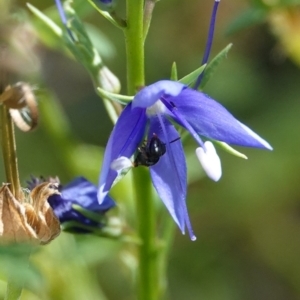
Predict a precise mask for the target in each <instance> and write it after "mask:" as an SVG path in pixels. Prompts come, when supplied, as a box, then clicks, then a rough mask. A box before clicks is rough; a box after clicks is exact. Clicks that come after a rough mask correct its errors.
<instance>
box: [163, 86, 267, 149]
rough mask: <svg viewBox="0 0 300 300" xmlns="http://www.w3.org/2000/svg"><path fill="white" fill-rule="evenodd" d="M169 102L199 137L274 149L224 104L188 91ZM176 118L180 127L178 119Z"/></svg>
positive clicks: (185, 90) (170, 98)
mask: <svg viewBox="0 0 300 300" xmlns="http://www.w3.org/2000/svg"><path fill="white" fill-rule="evenodd" d="M167 101H169V102H170V103H172V104H174V106H175V107H174V110H175V109H177V110H178V111H180V113H181V115H184V117H185V119H186V120H187V121H188V122H189V123H190V124H191V125H192V127H193V128H194V129H195V130H196V131H197V133H198V134H199V135H202V136H204V137H207V138H212V139H215V140H218V141H222V142H225V143H228V144H233V145H238V146H246V147H256V148H266V149H269V150H271V149H272V147H271V146H270V145H269V144H268V143H267V142H266V141H265V140H263V139H262V138H261V137H259V136H258V135H257V134H256V133H254V132H253V131H252V130H250V131H249V128H248V127H244V126H245V125H243V124H241V123H240V122H239V121H238V120H237V119H235V118H234V116H233V115H232V114H231V113H229V112H228V111H227V110H226V109H225V108H224V107H223V106H222V105H221V104H219V103H218V102H216V101H215V100H213V99H211V98H209V97H208V96H207V95H205V94H203V93H201V92H198V91H195V90H192V89H190V88H187V89H184V90H183V91H182V92H181V93H180V94H179V95H178V96H176V97H168V98H167ZM173 118H174V119H175V120H176V121H177V122H178V123H179V124H181V123H180V120H177V118H176V116H173ZM181 125H182V124H181ZM245 128H247V130H246V129H245Z"/></svg>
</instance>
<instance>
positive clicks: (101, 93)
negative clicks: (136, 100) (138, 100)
mask: <svg viewBox="0 0 300 300" xmlns="http://www.w3.org/2000/svg"><path fill="white" fill-rule="evenodd" d="M97 91H98V94H99V96H100V97H102V98H105V99H108V100H111V101H115V102H118V103H120V104H122V105H126V104H128V103H129V102H130V101H132V99H133V96H125V95H120V94H114V93H111V92H108V91H106V90H104V89H102V88H100V87H97Z"/></svg>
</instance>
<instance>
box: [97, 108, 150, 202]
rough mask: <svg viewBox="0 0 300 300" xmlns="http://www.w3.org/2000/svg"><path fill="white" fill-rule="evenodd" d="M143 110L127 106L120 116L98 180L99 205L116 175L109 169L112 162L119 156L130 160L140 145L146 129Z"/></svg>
mask: <svg viewBox="0 0 300 300" xmlns="http://www.w3.org/2000/svg"><path fill="white" fill-rule="evenodd" d="M146 122H147V117H146V113H145V109H143V108H134V109H132V106H131V103H130V104H128V105H127V106H126V107H125V109H124V110H123V112H122V114H121V115H120V117H119V119H118V121H117V123H116V125H115V127H114V129H113V131H112V133H111V135H110V137H109V140H108V143H107V146H106V149H105V153H104V158H103V165H102V170H101V174H100V178H99V191H98V201H99V203H100V204H101V203H102V201H103V200H104V198H105V196H106V195H107V193H108V191H109V190H110V188H111V186H112V184H113V182H114V180H115V179H116V177H117V175H118V173H117V172H116V171H115V170H112V169H111V167H110V166H111V163H112V161H113V160H115V159H117V158H118V157H120V156H125V157H128V158H130V157H131V156H132V154H133V153H134V152H135V150H136V149H137V147H138V145H139V144H140V142H141V140H142V138H143V136H144V131H145V127H146Z"/></svg>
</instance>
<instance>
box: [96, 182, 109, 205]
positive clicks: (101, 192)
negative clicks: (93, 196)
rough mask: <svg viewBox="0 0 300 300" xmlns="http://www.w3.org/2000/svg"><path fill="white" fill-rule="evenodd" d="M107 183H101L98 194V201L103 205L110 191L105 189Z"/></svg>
mask: <svg viewBox="0 0 300 300" xmlns="http://www.w3.org/2000/svg"><path fill="white" fill-rule="evenodd" d="M104 186H105V184H103V185H101V186H100V188H99V191H98V194H97V198H98V203H99V204H100V205H101V204H102V203H103V201H104V199H105V197H106V196H107V194H108V191H105V192H104V191H103V189H104Z"/></svg>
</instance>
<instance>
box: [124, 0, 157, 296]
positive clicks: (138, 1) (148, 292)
mask: <svg viewBox="0 0 300 300" xmlns="http://www.w3.org/2000/svg"><path fill="white" fill-rule="evenodd" d="M143 11H144V0H127V27H126V28H125V29H124V32H125V39H126V56H127V87H128V93H129V94H131V95H133V94H135V93H136V92H137V90H138V89H139V88H141V87H143V86H144V85H145V74H144V29H143ZM133 184H134V191H135V199H136V207H137V226H138V232H139V236H140V239H141V240H142V245H141V246H140V247H139V257H138V259H139V265H138V277H137V280H138V281H137V285H138V299H139V300H153V299H157V292H158V280H159V279H158V276H157V252H156V250H157V248H156V236H155V232H156V230H155V229H156V228H155V207H154V201H153V199H152V197H151V182H150V178H149V172H148V170H146V169H143V168H136V169H135V170H134V172H133Z"/></svg>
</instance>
